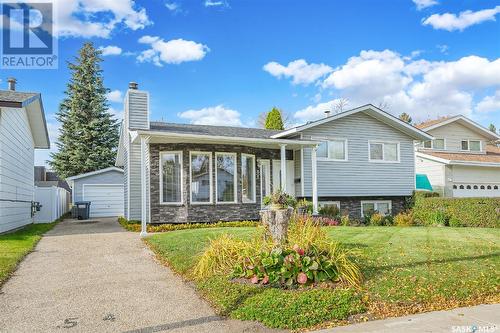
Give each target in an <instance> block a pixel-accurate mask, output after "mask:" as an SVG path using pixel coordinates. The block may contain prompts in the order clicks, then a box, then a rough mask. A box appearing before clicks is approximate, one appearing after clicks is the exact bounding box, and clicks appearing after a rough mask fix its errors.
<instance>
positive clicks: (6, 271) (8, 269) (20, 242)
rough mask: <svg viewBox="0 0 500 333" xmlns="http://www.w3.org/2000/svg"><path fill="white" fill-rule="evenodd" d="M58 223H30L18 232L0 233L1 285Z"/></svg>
mask: <svg viewBox="0 0 500 333" xmlns="http://www.w3.org/2000/svg"><path fill="white" fill-rule="evenodd" d="M56 223H57V222H53V223H44V224H30V225H28V226H26V227H24V228H23V229H20V230H18V231H16V232H13V233H10V234H4V235H0V285H2V283H3V282H5V281H6V280H7V278H8V277H9V276H10V274H11V273H12V272H13V271H14V270H15V269H16V267H17V264H18V263H19V262H20V261H21V260H22V259H23V258H24V257H25V256H26V255H27V254H28V253H30V252H31V250H33V248H34V247H35V245H36V243H38V241H39V240H40V238H42V235H43V234H44V233H45V232H47V231H49V230H50V229H52V228H53V227H54V225H55V224H56Z"/></svg>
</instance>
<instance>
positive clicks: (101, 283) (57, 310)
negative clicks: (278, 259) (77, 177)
mask: <svg viewBox="0 0 500 333" xmlns="http://www.w3.org/2000/svg"><path fill="white" fill-rule="evenodd" d="M65 331H68V332H128V331H131V332H211V333H214V332H267V331H269V330H268V329H266V328H264V327H263V326H262V325H260V324H258V323H252V322H240V321H235V320H226V319H224V318H221V317H219V316H217V315H216V314H215V313H214V312H213V310H212V309H211V308H210V306H209V305H208V304H207V303H206V302H204V301H203V300H201V299H200V298H199V297H198V296H197V295H196V293H195V292H194V290H193V289H192V288H191V287H189V286H188V285H187V284H185V283H184V282H182V281H181V279H180V278H179V277H177V276H176V275H174V274H173V273H172V271H170V270H169V269H168V268H166V267H164V266H162V265H160V264H158V263H157V262H156V261H155V260H154V258H153V255H152V253H151V252H150V251H149V250H148V249H147V248H146V246H145V245H144V244H143V243H142V241H141V240H140V238H139V234H137V233H131V232H126V231H124V230H123V229H122V228H121V227H120V226H119V224H118V223H117V222H116V219H115V218H107V219H100V220H99V221H96V222H85V223H82V222H79V221H75V220H66V221H63V222H62V223H60V224H58V225H57V226H56V227H55V228H54V229H53V230H51V231H50V232H49V233H47V234H46V235H45V236H44V237H43V238H42V240H41V241H40V242H39V243H38V245H37V247H36V249H35V251H34V252H33V253H31V254H30V255H28V256H27V257H26V258H25V260H24V261H23V262H22V263H21V265H20V266H19V268H18V270H17V271H16V272H15V274H14V276H12V278H11V279H10V280H8V281H7V282H6V283H5V284H4V286H3V287H2V289H1V291H0V332H65Z"/></svg>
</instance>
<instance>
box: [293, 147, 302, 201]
mask: <svg viewBox="0 0 500 333" xmlns="http://www.w3.org/2000/svg"><path fill="white" fill-rule="evenodd" d="M293 157H294V169H295V179H296V180H298V179H300V182H299V181H297V182H294V183H295V196H298V197H299V196H302V185H301V183H302V179H301V176H300V169H301V168H300V161H301V150H295V151H294V152H293Z"/></svg>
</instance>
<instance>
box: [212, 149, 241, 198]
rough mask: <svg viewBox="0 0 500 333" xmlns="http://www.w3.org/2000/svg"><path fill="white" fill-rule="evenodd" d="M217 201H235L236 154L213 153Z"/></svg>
mask: <svg viewBox="0 0 500 333" xmlns="http://www.w3.org/2000/svg"><path fill="white" fill-rule="evenodd" d="M215 156H216V171H215V179H216V183H217V186H216V193H217V202H218V203H224V202H233V203H234V202H236V154H235V153H215Z"/></svg>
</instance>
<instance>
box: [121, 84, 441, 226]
mask: <svg viewBox="0 0 500 333" xmlns="http://www.w3.org/2000/svg"><path fill="white" fill-rule="evenodd" d="M149 116H150V112H149V94H148V92H147V91H141V90H138V89H137V84H136V83H130V85H129V89H128V91H127V94H126V96H125V101H124V120H123V122H122V126H121V131H120V142H119V147H118V152H117V158H116V166H119V167H123V169H124V184H125V186H124V210H125V211H124V212H125V217H126V218H127V219H130V220H143V221H146V222H148V223H182V222H211V221H218V220H243V219H257V218H259V210H261V209H262V208H263V204H262V199H263V197H264V196H266V195H268V194H269V193H271V191H272V190H276V189H279V188H281V189H283V190H284V191H285V192H287V193H289V194H292V195H295V196H296V197H298V198H308V199H310V200H312V201H313V205H314V210H315V211H318V207H319V206H320V205H321V204H327V203H328V204H336V205H338V206H339V207H340V209H341V211H342V212H343V213H348V214H349V215H351V216H352V217H354V218H361V217H362V216H363V215H364V213H365V212H367V211H371V210H377V211H380V212H381V213H384V214H388V213H391V212H393V213H396V212H398V211H400V210H401V209H402V208H403V204H404V200H405V198H406V197H408V196H410V195H411V194H412V192H413V190H414V189H415V154H414V145H415V140H417V141H423V140H429V139H432V136H431V135H429V134H427V133H425V132H423V131H421V130H419V129H417V128H415V127H413V126H411V125H409V124H407V123H405V122H403V121H401V120H399V119H398V118H396V117H394V116H392V115H390V114H388V113H386V112H384V111H382V110H380V109H378V108H376V107H374V106H373V105H365V106H362V107H359V108H356V109H353V110H350V111H346V112H342V113H339V114H335V115H331V116H329V117H326V118H324V119H321V120H318V121H315V122H311V123H308V124H305V125H303V126H298V127H295V128H293V129H289V130H286V131H270V130H265V129H256V128H244V127H228V126H207V125H188V124H174V123H165V122H157V121H150V119H149Z"/></svg>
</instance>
